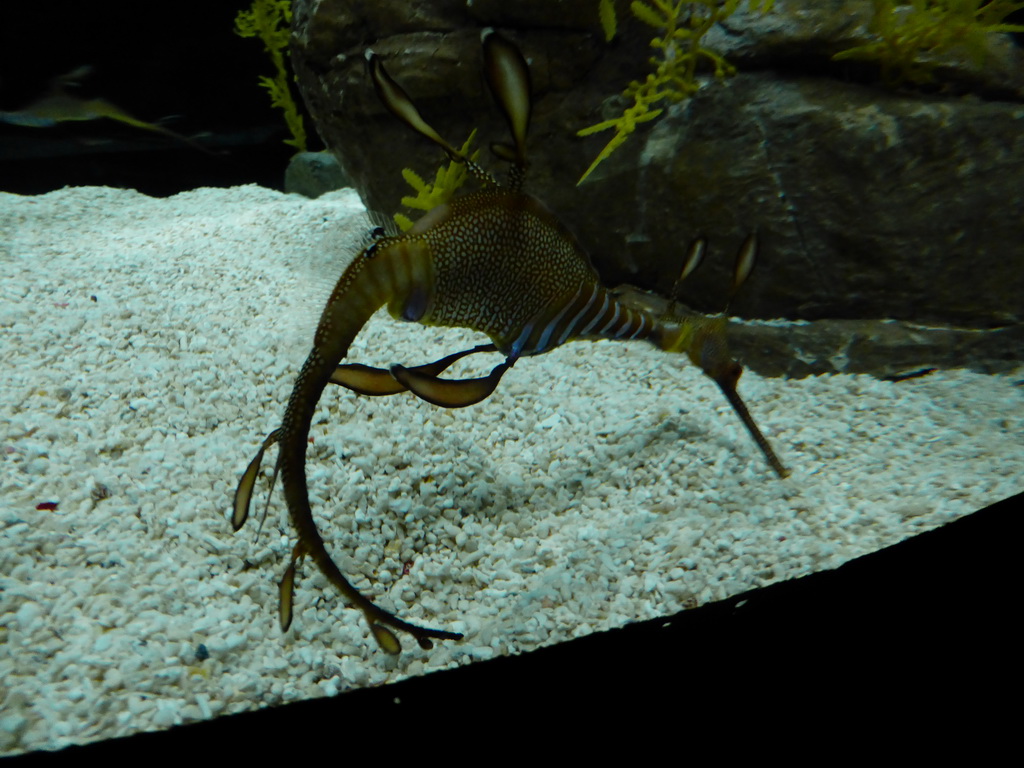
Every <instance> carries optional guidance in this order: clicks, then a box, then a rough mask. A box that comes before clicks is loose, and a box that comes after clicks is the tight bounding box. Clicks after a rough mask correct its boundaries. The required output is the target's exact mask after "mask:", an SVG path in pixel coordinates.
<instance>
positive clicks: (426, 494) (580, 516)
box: [0, 187, 1024, 753]
mask: <svg viewBox="0 0 1024 768" xmlns="http://www.w3.org/2000/svg"><path fill="white" fill-rule="evenodd" d="M0 230H2V238H0V281H2V293H0V359H2V360H3V375H2V377H0V417H2V420H0V427H2V431H0V436H2V450H0V472H2V474H0V490H2V497H0V530H2V537H3V538H2V549H0V585H2V588H3V591H2V593H0V678H2V688H0V697H2V698H0V709H2V713H0V750H2V752H4V753H10V752H17V751H21V750H26V749H34V748H56V747H60V746H63V745H66V744H73V743H82V742H88V741H94V740H97V739H103V738H109V737H113V736H119V735H125V734H129V733H133V732H136V731H139V730H150V729H156V728H162V727H166V726H170V725H172V724H175V723H183V722H190V721H195V720H200V719H205V718H210V717H215V716H217V715H219V714H223V713H229V712H238V711H241V710H245V709H250V708H255V707H261V706H265V705H267V704H275V703H280V702H284V701H291V700H296V699H302V698H308V697H314V696H324V695H332V694H335V693H338V692H340V691H344V690H347V689H350V688H353V687H356V686H366V685H377V684H380V683H384V682H387V681H391V680H396V679H399V678H401V677H404V676H407V675H416V674H421V673H423V672H425V671H429V670H435V669H440V668H443V667H448V666H453V665H457V664H464V663H468V662H470V661H472V660H474V659H486V658H489V657H491V656H494V655H496V654H506V653H510V652H517V651H523V650H527V649H531V648H535V647H537V646H538V645H544V644H549V643H555V642H558V641H560V640H564V639H567V638H572V637H576V636H579V635H582V634H586V633H589V632H593V631H596V630H602V629H606V628H609V627H615V626H619V625H621V624H624V623H626V622H629V621H631V620H634V619H646V618H650V617H654V616H658V615H664V614H669V613H674V612H676V611H678V610H680V609H681V608H683V607H685V606H694V605H699V604H702V603H705V602H708V601H711V600H716V599H719V598H723V597H726V596H728V595H732V594H735V593H737V592H740V591H743V590H746V589H748V588H751V587H755V586H759V585H764V584H767V583H769V582H772V581H777V580H780V579H786V578H792V577H794V576H798V575H801V574H806V573H808V572H811V571H815V570H821V569H826V568H832V567H835V566H837V565H839V564H840V563H842V562H844V561H846V560H849V559H851V558H853V557H856V556H858V555H861V554H864V553H866V552H871V551H873V550H876V549H878V548H880V547H883V546H886V545H889V544H893V543H895V542H897V541H899V540H901V539H903V538H906V537H907V536H910V535H912V534H915V533H918V532H921V531H924V530H927V529H929V528H934V527H936V526H939V525H941V524H943V523H945V522H948V521H950V520H953V519H955V518H957V517H959V516H961V515H964V514H966V513H969V512H972V511H974V510H976V509H978V508H980V507H982V506H985V505H987V504H989V503H991V502H994V501H996V500H999V499H1002V498H1005V497H1006V496H1009V495H1011V494H1012V493H1015V492H1018V491H1020V490H1021V486H1022V482H1021V471H1020V468H1021V466H1022V465H1024V441H1022V440H1021V439H1020V435H1021V434H1024V397H1022V392H1021V387H1019V386H1014V384H1013V377H1011V376H982V375H978V374H974V373H969V372H965V371H948V372H941V373H935V374H933V375H931V376H927V377H924V378H920V379H914V380H908V381H904V382H901V383H897V384H891V383H886V382H881V381H877V380H875V379H873V378H870V377H868V376H829V377H818V378H809V379H806V380H803V381H783V380H772V379H762V378H760V377H758V376H757V375H755V374H752V373H749V372H748V373H747V374H746V375H745V376H744V379H743V381H742V383H741V387H740V388H741V392H742V394H743V396H744V397H745V398H746V400H747V403H748V404H749V405H750V407H751V410H752V411H753V412H754V414H755V417H756V418H757V420H758V421H759V422H760V424H761V427H762V428H763V430H764V431H765V433H766V434H767V435H768V436H769V437H770V439H771V440H772V441H773V442H774V444H775V446H776V448H777V450H778V452H779V454H780V455H781V457H782V459H783V461H785V462H786V463H787V464H788V465H789V466H790V467H791V468H792V469H793V475H792V476H791V477H790V478H789V479H787V480H785V481H780V480H778V479H776V478H775V477H774V476H773V475H772V474H771V472H770V471H769V470H768V468H767V467H766V465H765V463H764V461H763V460H762V458H761V456H760V454H759V453H758V452H757V449H756V447H755V446H754V445H753V443H752V442H751V440H750V439H749V437H748V436H747V435H746V433H745V432H744V431H743V429H742V427H741V425H740V424H739V422H738V420H737V419H736V417H735V416H734V415H733V414H732V412H731V411H730V410H729V409H728V406H727V405H726V403H725V402H724V400H723V399H722V398H721V395H720V394H719V393H718V391H717V390H716V389H715V387H714V386H713V385H712V384H711V383H710V382H708V381H707V380H706V379H704V378H703V376H702V375H701V374H700V373H699V372H697V371H695V370H694V369H693V368H691V367H688V366H687V365H685V364H684V361H683V359H681V358H679V357H669V356H667V355H664V354H662V353H659V352H658V351H656V350H654V349H653V348H649V347H648V346H646V345H644V344H635V345H626V344H613V343H607V342H601V343H596V344H591V343H578V344H570V345H567V346H565V347H562V348H561V349H558V350H555V351H554V352H552V353H550V354H547V355H544V356H542V357H539V358H533V359H526V360H523V361H521V362H520V363H519V364H518V365H517V366H516V367H515V369H514V370H512V371H511V372H510V373H509V374H507V375H506V377H505V379H504V380H503V381H502V384H501V386H500V387H499V389H498V391H497V392H496V393H495V395H494V396H493V397H491V398H490V399H489V400H486V401H484V402H483V403H481V404H480V405H478V406H475V407H472V408H466V409H462V410H457V411H447V410H443V409H439V408H434V407H432V406H430V405H428V404H426V403H423V402H421V401H419V400H417V399H415V398H414V397H412V396H408V395H402V396H397V397H390V398H376V399H371V398H357V397H356V396H354V395H353V394H351V393H349V392H347V391H345V390H342V389H340V388H338V389H332V390H330V391H328V393H327V395H326V396H325V397H324V399H323V400H322V402H321V404H320V409H319V411H318V413H317V416H316V418H315V420H314V427H313V431H312V437H313V440H314V444H313V446H312V447H311V453H310V461H309V464H308V467H307V469H308V473H309V476H310V483H311V495H312V503H313V510H314V513H315V514H316V515H317V516H318V521H319V524H320V526H321V530H322V531H323V532H324V535H325V537H326V538H327V540H328V542H329V546H330V548H331V550H332V551H333V553H334V554H335V557H336V558H337V559H338V561H339V562H340V563H341V564H342V567H343V569H347V570H348V572H349V573H350V574H352V575H354V576H355V580H356V583H357V584H359V585H360V586H361V587H363V588H364V589H365V590H367V591H368V592H369V593H370V594H372V595H373V596H375V597H376V598H378V599H379V600H380V602H381V604H382V605H385V606H390V607H394V608H397V610H398V613H399V615H402V616H404V617H406V618H410V619H413V620H416V621H420V622H423V623H426V624H428V625H430V626H436V627H444V628H450V629H455V630H459V631H463V632H465V633H466V635H467V637H466V639H465V641H463V642H461V643H455V642H444V643H440V644H438V646H437V647H436V648H435V649H434V650H433V651H432V652H424V651H421V650H420V649H419V648H417V647H415V644H414V643H412V642H411V641H410V640H409V639H408V638H405V637H403V638H402V639H403V642H404V643H405V645H406V651H405V652H403V654H402V655H401V656H400V657H399V658H398V659H391V658H389V657H387V656H386V655H385V654H383V653H381V652H379V651H378V650H377V649H376V646H375V645H374V643H373V641H372V640H371V639H370V637H369V634H368V630H367V627H366V625H365V623H364V621H363V620H362V618H361V616H360V614H358V613H356V612H354V611H352V610H350V609H347V608H346V607H344V604H343V603H342V601H341V599H340V598H339V597H338V596H337V595H336V594H335V593H334V592H332V591H330V590H326V589H325V582H324V581H323V579H322V578H321V577H320V576H319V574H317V573H316V572H315V569H314V568H313V566H312V565H311V564H308V563H307V564H306V565H305V566H304V567H303V568H302V569H301V571H300V577H299V579H298V583H297V591H296V610H297V614H296V619H295V622H294V624H293V627H292V629H291V631H290V632H289V633H288V634H287V635H283V636H282V634H281V632H280V630H279V629H278V627H277V580H278V578H279V577H280V575H281V572H282V570H283V568H284V566H285V564H286V562H287V557H288V554H289V551H290V547H291V545H292V543H293V541H294V537H293V535H292V532H291V530H290V526H289V523H288V521H287V516H286V513H285V511H284V505H283V500H282V499H281V497H280V493H279V492H278V494H276V495H275V499H274V502H273V504H272V506H271V508H270V514H269V516H268V518H267V521H266V523H265V525H264V526H263V531H262V533H261V534H260V535H259V537H257V529H258V527H259V516H260V514H261V512H262V507H263V500H264V499H265V497H266V488H267V485H266V481H265V480H261V481H260V483H259V485H258V487H257V493H256V498H255V503H254V510H253V512H254V515H253V519H251V520H250V521H249V523H248V524H247V525H246V526H245V528H243V530H242V531H241V532H239V533H238V534H233V533H232V532H231V528H230V525H229V523H228V515H229V506H230V501H231V496H232V493H233V491H234V488H235V483H236V481H237V479H238V475H239V473H240V472H241V471H242V469H243V468H244V467H245V465H246V463H247V462H248V461H249V459H250V458H252V455H253V454H254V452H255V451H256V449H257V447H258V445H259V442H260V440H261V439H262V438H263V436H264V435H265V434H266V433H267V432H269V431H270V430H271V429H273V428H274V427H276V426H277V425H278V422H279V419H280V417H281V414H282V411H283V406H284V402H285V399H286V397H287V394H288V392H289V390H290V387H291V384H292V378H293V376H294V374H295V372H296V370H297V368H298V366H299V364H300V363H301V361H302V360H303V359H304V358H305V356H306V353H307V351H308V345H309V339H310V336H311V332H312V328H313V326H314V325H315V322H316V319H317V316H318V313H319V309H320V305H321V303H322V301H323V299H324V296H325V295H326V293H327V292H328V291H329V289H330V287H331V284H332V283H333V279H334V278H335V277H336V275H337V274H338V273H339V272H340V269H341V266H342V264H343V261H344V259H345V258H346V255H347V254H350V253H351V252H352V251H353V250H354V248H355V247H356V244H357V242H358V241H359V239H360V238H361V237H364V236H365V231H366V224H365V220H364V219H363V217H362V208H361V206H360V205H359V202H358V199H357V198H356V196H355V195H354V194H353V193H349V192H342V193H336V194H333V195H330V196H328V197H326V198H322V199H320V200H317V201H308V200H304V199H302V198H297V197H291V196H285V195H282V194H279V193H276V192H273V191H269V190H266V189H261V188H258V187H242V188H235V189H199V190H195V191H192V192H188V193H185V194H181V195H177V196H175V197H172V198H169V199H162V200H161V199H151V198H147V197H145V196H143V195H140V194H138V193H134V192H130V191H122V190H114V189H105V188H81V189H65V190H61V191H59V192H53V193H51V194H47V195H43V196H40V197H19V196H14V195H0ZM761 279H768V278H767V277H765V276H764V275H762V276H761ZM478 341H479V338H478V337H469V335H468V334H465V333H462V332H458V331H448V330H438V329H429V328H424V327H421V326H418V325H406V324H398V323H394V322H392V321H391V320H390V319H389V318H387V317H386V316H383V315H381V316H378V317H377V318H375V319H374V320H373V321H372V322H371V323H370V325H369V326H367V328H366V330H365V332H364V333H363V334H362V335H361V336H360V337H359V339H358V340H357V343H356V346H355V349H354V354H353V359H357V360H360V361H363V362H367V363H370V364H387V363H391V362H403V363H407V364H417V363H421V362H426V361H428V360H431V359H434V358H436V357H440V356H442V355H443V354H446V353H448V352H451V351H454V350H457V349H462V348H465V347H466V346H467V345H471V344H474V343H478ZM477 357H480V356H477ZM471 360H472V359H471ZM494 362H495V358H494V357H493V356H486V357H484V358H481V359H480V360H477V361H473V365H472V366H470V365H468V364H467V365H466V366H464V367H463V368H462V369H461V370H463V371H482V370H487V369H489V367H490V366H491V365H493V364H494ZM1019 376H1020V373H1019V372H1018V374H1017V377H1018V378H1019ZM275 455H276V454H275V453H274V452H273V451H272V452H271V453H270V456H269V458H268V460H267V461H265V462H264V465H265V471H268V470H269V468H270V467H272V465H273V457H274V456H275ZM104 497H105V498H104ZM43 502H57V503H58V506H57V508H56V509H55V510H52V511H50V510H45V509H43V510H37V505H38V504H40V503H43ZM405 563H411V566H410V570H409V573H408V574H407V575H405V576H403V575H402V570H403V564H405ZM247 564H249V565H248V567H247ZM200 645H203V646H205V648H206V649H207V650H208V652H209V658H208V659H206V660H205V661H199V660H197V656H196V653H197V649H198V648H199V646H200Z"/></svg>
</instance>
